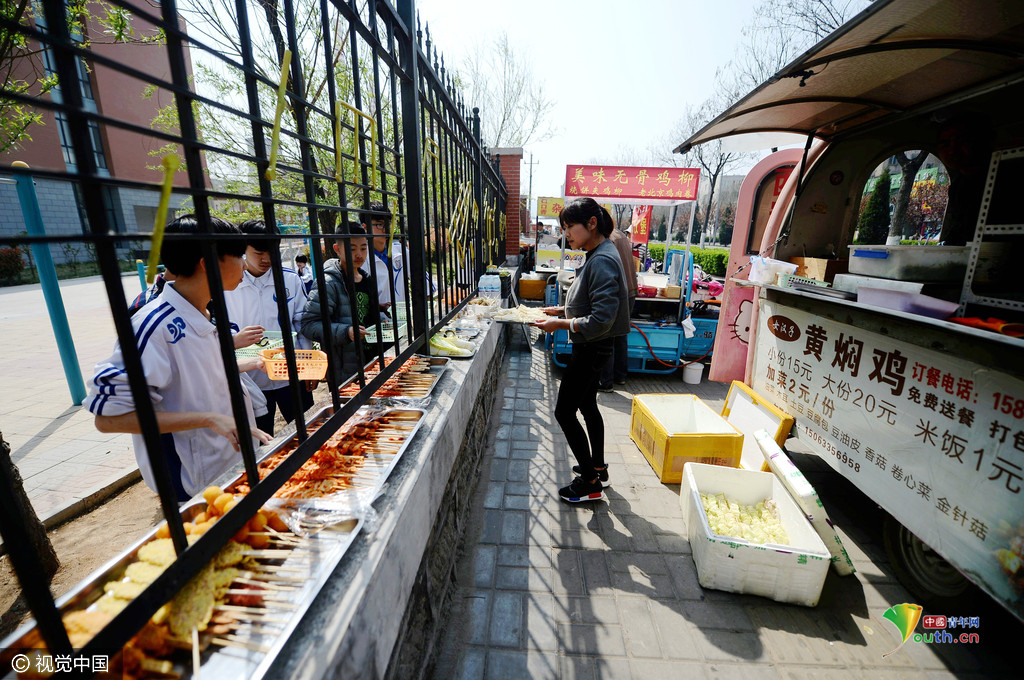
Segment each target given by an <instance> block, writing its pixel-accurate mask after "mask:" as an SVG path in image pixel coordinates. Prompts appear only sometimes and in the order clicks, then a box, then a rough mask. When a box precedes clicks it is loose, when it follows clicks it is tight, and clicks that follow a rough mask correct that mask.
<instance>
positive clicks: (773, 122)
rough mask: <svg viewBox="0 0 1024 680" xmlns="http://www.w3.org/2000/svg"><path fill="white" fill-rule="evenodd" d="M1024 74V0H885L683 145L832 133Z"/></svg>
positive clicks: (976, 91) (828, 136)
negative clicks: (742, 137) (755, 135)
mask: <svg viewBox="0 0 1024 680" xmlns="http://www.w3.org/2000/svg"><path fill="white" fill-rule="evenodd" d="M1021 80H1024V2H1021V0H876V1H875V2H874V3H873V4H872V6H871V7H869V8H868V9H866V10H864V11H863V12H861V13H860V14H858V15H857V16H855V17H853V18H852V19H851V20H850V21H849V22H847V23H846V24H844V25H843V26H842V27H840V28H839V29H838V30H837V31H835V32H834V33H833V34H832V35H830V36H829V37H827V38H826V39H825V40H822V41H821V42H820V43H818V44H817V45H815V46H814V47H812V48H811V49H810V50H808V51H807V52H805V53H804V54H803V55H801V56H800V57H798V58H797V59H796V60H795V61H793V62H792V63H791V64H789V65H788V66H786V67H785V68H784V69H782V70H781V71H779V72H778V73H777V74H775V75H774V76H773V77H772V78H770V79H769V80H768V81H766V82H765V83H762V84H761V85H760V86H759V87H758V88H757V89H755V90H754V91H752V92H751V93H750V94H748V95H747V96H745V97H743V98H742V99H741V100H739V101H738V102H737V103H736V104H734V105H733V106H731V107H730V108H729V109H728V110H726V111H725V112H724V113H722V114H721V115H720V116H718V117H717V118H715V119H714V120H713V121H711V122H710V123H708V124H707V125H705V126H704V127H703V128H702V129H701V130H700V131H698V132H697V133H696V134H694V135H693V136H692V137H690V138H689V139H687V140H686V141H685V142H683V143H682V144H680V145H679V146H678V147H676V148H675V149H674V151H675V152H676V153H686V152H687V151H689V150H690V148H691V147H692V146H694V145H697V144H702V143H704V142H708V141H711V140H713V139H720V138H722V137H728V136H731V135H741V134H748V133H761V132H791V133H798V134H802V135H805V136H806V135H814V136H815V137H818V138H820V139H824V140H826V141H831V140H833V139H836V138H838V137H842V136H843V135H845V134H848V133H850V132H852V131H854V130H857V129H859V128H861V127H863V126H865V125H868V124H878V123H881V122H885V121H886V120H890V119H891V120H895V119H896V118H897V117H900V116H903V115H906V114H908V113H920V112H922V111H925V110H928V109H934V108H939V107H941V106H944V105H947V104H951V103H953V102H955V101H957V100H959V99H960V98H962V97H963V96H965V95H973V94H979V93H981V92H984V91H985V90H986V89H989V88H993V87H999V86H1002V85H1007V84H1011V83H1014V82H1017V81H1021Z"/></svg>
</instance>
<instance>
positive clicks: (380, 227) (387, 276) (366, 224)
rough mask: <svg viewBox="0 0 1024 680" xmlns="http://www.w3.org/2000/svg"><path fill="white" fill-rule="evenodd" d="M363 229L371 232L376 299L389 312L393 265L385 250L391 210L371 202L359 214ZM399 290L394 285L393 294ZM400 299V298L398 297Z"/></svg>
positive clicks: (381, 204)
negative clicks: (367, 207) (366, 208)
mask: <svg viewBox="0 0 1024 680" xmlns="http://www.w3.org/2000/svg"><path fill="white" fill-rule="evenodd" d="M360 217H361V219H362V223H363V229H365V230H366V233H367V234H373V235H374V238H373V239H371V240H370V244H371V245H372V246H373V257H371V258H370V259H371V260H372V261H373V277H374V280H375V281H376V285H377V301H378V302H379V304H380V310H381V311H382V312H385V313H388V314H390V312H389V311H388V310H389V309H390V308H391V285H392V280H393V279H392V277H393V267H392V266H391V254H390V253H388V252H386V251H387V248H388V234H389V233H391V211H390V210H388V208H387V206H385V205H384V204H383V203H371V204H370V207H369V209H368V210H365V211H363V213H362V215H361V216H360ZM398 292H399V288H398V286H395V295H396V297H397V295H398ZM398 299H401V298H398Z"/></svg>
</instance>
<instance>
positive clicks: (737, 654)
mask: <svg viewBox="0 0 1024 680" xmlns="http://www.w3.org/2000/svg"><path fill="white" fill-rule="evenodd" d="M492 625H493V622H492ZM694 637H695V638H696V642H697V648H698V649H699V650H700V652H701V654H703V655H704V659H705V660H706V661H710V662H715V661H726V662H732V663H751V662H762V663H764V662H768V660H769V657H768V653H767V652H766V651H765V648H764V645H763V644H762V642H761V640H760V639H759V638H758V636H757V634H755V633H732V632H729V631H724V630H702V631H699V632H698V633H697V634H695V636H694Z"/></svg>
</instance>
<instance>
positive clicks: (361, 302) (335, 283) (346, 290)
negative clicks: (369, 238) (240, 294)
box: [300, 222, 380, 384]
mask: <svg viewBox="0 0 1024 680" xmlns="http://www.w3.org/2000/svg"><path fill="white" fill-rule="evenodd" d="M348 233H349V234H351V235H352V238H349V239H346V240H339V241H336V242H335V243H334V246H333V247H334V252H335V254H336V255H337V256H338V257H337V259H331V260H328V262H327V263H326V264H325V265H324V283H325V285H326V287H327V295H326V296H325V298H326V300H327V316H328V318H329V319H330V333H331V336H330V337H331V343H332V346H333V354H334V356H333V361H332V365H333V366H334V369H333V370H334V378H335V380H336V381H337V383H338V384H340V383H342V382H344V381H345V380H347V379H348V377H349V376H351V375H354V374H355V373H356V372H357V371H358V370H359V360H358V358H357V355H356V347H355V338H356V333H359V335H360V337H364V336H366V334H367V330H366V324H374V323H376V321H377V316H378V315H379V311H377V310H379V309H380V307H379V304H378V303H377V296H376V289H375V288H374V287H373V286H372V282H370V280H369V278H368V274H366V273H365V272H363V271H361V270H360V267H362V266H363V265H364V264H365V263H366V258H367V255H368V249H367V248H368V247H367V243H366V230H364V229H363V228H362V227H361V226H359V223H357V222H350V223H349V226H348ZM346 247H347V248H348V250H349V253H350V255H351V258H352V269H353V272H354V273H355V276H354V277H350V276H349V275H348V274H346V267H347V261H346V254H345V251H344V250H343V248H346ZM353 297H354V298H355V305H353V304H352V300H353ZM320 305H321V295H320V291H319V289H318V288H316V287H314V288H313V290H312V291H310V293H309V300H307V301H306V308H305V309H304V310H303V312H302V319H301V321H300V326H301V330H300V332H301V333H302V335H303V336H305V337H307V338H309V339H310V340H314V341H316V342H319V343H320V344H321V346H324V347H326V344H327V343H326V342H325V340H324V332H323V324H322V323H321V319H320ZM363 350H364V355H363V356H364V358H365V359H367V360H368V359H369V358H370V357H369V351H368V349H367V347H365V346H364V348H363Z"/></svg>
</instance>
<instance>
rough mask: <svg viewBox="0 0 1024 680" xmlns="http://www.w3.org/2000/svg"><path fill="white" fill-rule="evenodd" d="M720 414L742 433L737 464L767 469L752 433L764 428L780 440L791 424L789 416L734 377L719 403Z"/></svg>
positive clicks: (782, 440) (786, 433)
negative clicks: (722, 400) (722, 401)
mask: <svg viewBox="0 0 1024 680" xmlns="http://www.w3.org/2000/svg"><path fill="white" fill-rule="evenodd" d="M722 417H723V418H725V419H726V420H727V421H729V424H730V425H732V426H733V427H735V428H736V429H737V430H739V431H740V432H741V433H743V451H742V452H741V453H740V464H739V465H738V466H737V467H741V468H743V469H744V470H761V471H762V472H768V465H767V464H766V463H765V462H764V456H762V455H761V449H760V448H759V447H758V445H757V442H756V441H754V433H755V432H757V431H758V430H762V429H764V430H768V431H769V432H771V433H772V434H773V436H774V437H775V440H776V441H778V442H784V441H786V437H788V436H789V431H790V429H792V427H793V418H792V416H790V415H789V414H787V413H784V412H783V411H781V410H779V409H778V408H777V407H776V406H775V405H774V404H772V403H770V402H768V401H767V400H765V399H764V398H763V397H761V396H760V395H759V394H757V393H756V392H754V391H753V390H751V389H750V388H749V387H747V386H746V385H744V384H743V383H742V382H740V381H738V380H734V381H733V383H732V385H730V386H729V393H728V394H727V395H726V397H725V404H724V405H723V406H722Z"/></svg>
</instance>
